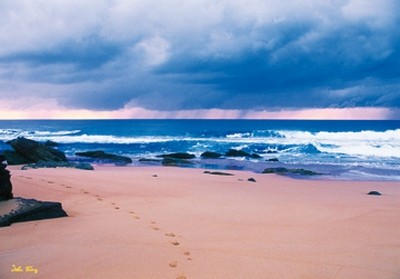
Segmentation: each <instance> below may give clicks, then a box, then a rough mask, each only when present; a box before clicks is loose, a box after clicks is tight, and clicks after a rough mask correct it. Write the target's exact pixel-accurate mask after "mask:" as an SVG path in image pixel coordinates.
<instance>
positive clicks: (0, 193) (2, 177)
mask: <svg viewBox="0 0 400 279" xmlns="http://www.w3.org/2000/svg"><path fill="white" fill-rule="evenodd" d="M6 167H7V161H6V158H5V157H4V156H3V155H0V201H4V200H8V199H12V198H13V193H12V184H11V180H10V178H11V175H10V171H9V170H6Z"/></svg>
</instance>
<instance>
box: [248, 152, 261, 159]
mask: <svg viewBox="0 0 400 279" xmlns="http://www.w3.org/2000/svg"><path fill="white" fill-rule="evenodd" d="M249 157H250V158H252V159H261V158H262V157H261V156H260V155H258V154H256V153H253V154H250V156H249Z"/></svg>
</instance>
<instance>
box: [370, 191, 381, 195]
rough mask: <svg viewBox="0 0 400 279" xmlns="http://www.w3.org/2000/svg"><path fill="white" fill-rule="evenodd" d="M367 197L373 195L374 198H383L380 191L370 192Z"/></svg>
mask: <svg viewBox="0 0 400 279" xmlns="http://www.w3.org/2000/svg"><path fill="white" fill-rule="evenodd" d="M367 195H372V196H382V194H381V193H380V192H378V191H370V192H368V194H367Z"/></svg>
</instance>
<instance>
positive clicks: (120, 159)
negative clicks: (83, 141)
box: [75, 150, 132, 165]
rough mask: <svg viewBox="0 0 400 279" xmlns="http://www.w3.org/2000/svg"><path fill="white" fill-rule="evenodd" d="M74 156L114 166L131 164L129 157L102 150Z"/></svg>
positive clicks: (77, 153)
mask: <svg viewBox="0 0 400 279" xmlns="http://www.w3.org/2000/svg"><path fill="white" fill-rule="evenodd" d="M75 155H77V156H82V157H87V158H92V159H99V160H104V161H110V162H112V163H115V164H122V165H126V164H132V159H131V158H129V157H125V156H120V155H114V154H110V153H106V152H104V151H102V150H95V151H86V152H76V153H75Z"/></svg>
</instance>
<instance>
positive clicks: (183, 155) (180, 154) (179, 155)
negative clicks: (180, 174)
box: [157, 152, 196, 160]
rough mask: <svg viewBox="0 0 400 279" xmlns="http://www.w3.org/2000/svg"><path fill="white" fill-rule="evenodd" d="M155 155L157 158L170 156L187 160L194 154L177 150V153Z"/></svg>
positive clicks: (193, 156)
mask: <svg viewBox="0 0 400 279" xmlns="http://www.w3.org/2000/svg"><path fill="white" fill-rule="evenodd" d="M157 157H159V158H171V159H183V160H188V159H193V158H195V157H196V156H195V155H193V154H190V153H185V152H178V153H170V154H163V155H158V156H157Z"/></svg>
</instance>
